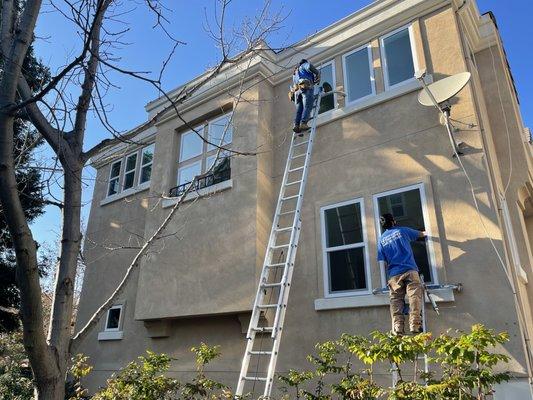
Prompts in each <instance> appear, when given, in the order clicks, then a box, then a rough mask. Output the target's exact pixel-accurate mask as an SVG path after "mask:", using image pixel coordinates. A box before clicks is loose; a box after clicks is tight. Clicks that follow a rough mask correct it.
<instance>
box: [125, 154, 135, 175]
mask: <svg viewBox="0 0 533 400" xmlns="http://www.w3.org/2000/svg"><path fill="white" fill-rule="evenodd" d="M136 163H137V154H132V155H131V156H128V158H127V159H126V172H127V171H132V170H135V164H136Z"/></svg>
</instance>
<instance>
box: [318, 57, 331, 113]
mask: <svg viewBox="0 0 533 400" xmlns="http://www.w3.org/2000/svg"><path fill="white" fill-rule="evenodd" d="M320 86H321V87H322V89H323V91H324V94H323V95H322V99H321V100H320V109H319V110H318V113H319V114H320V113H323V112H326V111H329V110H332V109H333V108H335V96H334V95H333V93H330V94H326V93H329V92H332V91H333V90H334V89H333V88H334V87H335V82H334V81H333V64H329V65H326V66H325V67H323V68H320Z"/></svg>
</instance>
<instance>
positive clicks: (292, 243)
mask: <svg viewBox="0 0 533 400" xmlns="http://www.w3.org/2000/svg"><path fill="white" fill-rule="evenodd" d="M321 98H322V92H319V94H318V95H317V97H316V99H315V103H314V109H313V123H312V125H311V131H310V133H309V138H308V143H307V148H306V157H305V162H304V169H303V172H302V179H301V183H300V189H299V191H298V199H297V200H296V212H295V213H294V220H293V228H294V230H293V231H292V233H291V238H290V240H289V248H288V250H287V251H288V252H289V254H287V261H288V263H287V264H286V266H285V269H284V271H283V278H282V280H281V282H282V283H283V285H282V286H281V287H280V292H279V298H278V309H277V311H276V316H275V317H274V325H273V326H274V328H275V329H274V330H273V331H272V338H274V337H275V336H276V333H277V332H276V331H277V329H276V328H277V326H278V325H277V324H278V323H279V315H280V313H281V306H282V304H285V303H284V302H285V300H284V297H285V296H284V294H285V292H286V291H287V292H288V287H287V285H286V284H287V283H289V284H290V279H289V280H288V279H287V277H288V273H289V268H290V267H291V265H292V266H294V261H295V259H296V251H297V246H298V239H299V237H300V229H301V225H302V223H301V222H302V220H301V210H302V204H303V198H304V194H305V187H306V184H307V176H308V174H309V166H310V162H311V154H312V152H313V142H314V138H315V134H316V121H317V118H318V111H319V109H320V100H321ZM291 277H292V274H291ZM282 322H283V321H282Z"/></svg>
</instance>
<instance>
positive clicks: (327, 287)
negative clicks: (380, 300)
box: [320, 198, 372, 298]
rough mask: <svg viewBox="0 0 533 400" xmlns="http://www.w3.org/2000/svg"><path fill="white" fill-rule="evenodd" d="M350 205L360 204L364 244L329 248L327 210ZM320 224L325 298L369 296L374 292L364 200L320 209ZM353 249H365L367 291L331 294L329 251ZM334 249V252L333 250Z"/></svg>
mask: <svg viewBox="0 0 533 400" xmlns="http://www.w3.org/2000/svg"><path fill="white" fill-rule="evenodd" d="M350 204H359V207H360V212H361V225H362V226H361V228H362V230H363V242H362V243H356V244H348V245H344V246H335V247H327V238H326V213H325V212H326V210H330V209H332V208H338V207H342V206H347V205H350ZM320 223H321V225H322V226H321V234H322V271H323V277H324V279H323V280H324V297H325V298H331V297H347V296H362V295H367V294H370V293H371V292H372V278H371V276H370V272H371V271H370V258H369V254H368V237H367V232H366V218H365V203H364V199H363V198H356V199H351V200H346V201H343V202H341V203H335V204H330V205H327V206H324V207H321V208H320ZM353 248H363V250H364V252H365V255H364V260H365V281H366V289H355V290H346V291H342V292H333V293H332V292H330V277H329V263H328V251H329V252H331V251H334V250H346V249H353ZM332 249H334V250H332Z"/></svg>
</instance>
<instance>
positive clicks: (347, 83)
mask: <svg viewBox="0 0 533 400" xmlns="http://www.w3.org/2000/svg"><path fill="white" fill-rule="evenodd" d="M342 59H343V63H344V87H345V88H346V96H347V99H346V102H347V103H348V104H349V103H353V102H355V101H358V100H361V99H363V98H365V97H367V96H370V95H373V94H375V88H374V69H373V67H372V48H371V46H370V45H366V46H363V47H360V48H358V49H355V50H352V51H351V52H349V53H347V54H345V55H343V56H342Z"/></svg>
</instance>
